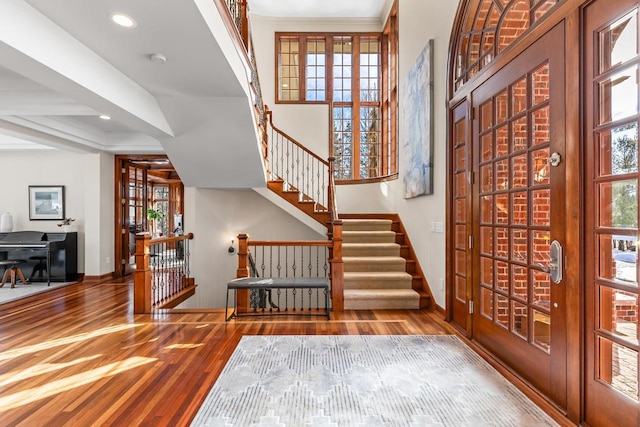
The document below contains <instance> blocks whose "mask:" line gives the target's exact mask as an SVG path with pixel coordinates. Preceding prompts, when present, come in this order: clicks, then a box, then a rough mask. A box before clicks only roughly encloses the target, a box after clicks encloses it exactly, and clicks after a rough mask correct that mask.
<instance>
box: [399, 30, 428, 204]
mask: <svg viewBox="0 0 640 427" xmlns="http://www.w3.org/2000/svg"><path fill="white" fill-rule="evenodd" d="M401 95H402V99H403V101H402V160H403V166H404V169H405V171H404V179H403V184H404V185H403V197H404V198H405V199H410V198H412V197H418V196H422V195H425V194H433V40H429V42H428V43H427V45H426V46H425V47H424V49H423V50H422V52H421V53H420V55H418V58H417V59H416V63H415V64H414V65H413V67H411V70H409V73H408V74H407V78H406V80H405V81H404V85H403V87H402V94H401Z"/></svg>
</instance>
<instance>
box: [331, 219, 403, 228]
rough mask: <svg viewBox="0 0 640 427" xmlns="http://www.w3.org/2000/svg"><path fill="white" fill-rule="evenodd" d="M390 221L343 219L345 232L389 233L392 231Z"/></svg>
mask: <svg viewBox="0 0 640 427" xmlns="http://www.w3.org/2000/svg"><path fill="white" fill-rule="evenodd" d="M392 224H393V222H392V221H391V220H390V219H343V220H342V230H343V231H387V230H391V225H392Z"/></svg>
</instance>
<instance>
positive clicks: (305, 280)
mask: <svg viewBox="0 0 640 427" xmlns="http://www.w3.org/2000/svg"><path fill="white" fill-rule="evenodd" d="M238 289H248V290H264V291H271V290H272V289H285V290H286V289H308V290H311V289H317V290H322V291H323V292H324V304H325V305H324V309H325V311H326V313H325V314H326V316H327V320H329V319H331V314H330V307H329V279H328V278H327V277H278V278H275V277H274V278H271V277H243V278H239V279H233V280H231V281H230V282H229V283H227V302H226V305H225V316H226V318H225V321H227V322H228V321H229V320H231V319H232V318H234V317H238V313H237V312H236V305H237V301H236V299H237V298H236V295H237V291H238ZM231 291H233V293H234V300H233V312H232V313H231V314H230V315H228V316H227V313H228V312H229V292H231ZM286 310H287V308H285V310H284V311H286ZM301 311H304V307H303V308H302V310H301ZM278 312H280V313H282V312H281V311H280V310H279V309H278ZM300 314H307V315H309V313H303V312H301V313H300ZM325 314H322V315H323V316H324V315H325Z"/></svg>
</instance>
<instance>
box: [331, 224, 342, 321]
mask: <svg viewBox="0 0 640 427" xmlns="http://www.w3.org/2000/svg"><path fill="white" fill-rule="evenodd" d="M332 237H333V239H332V240H333V256H332V257H331V300H332V309H333V310H335V311H343V310H344V262H343V261H342V220H339V219H338V220H335V221H333V236H332Z"/></svg>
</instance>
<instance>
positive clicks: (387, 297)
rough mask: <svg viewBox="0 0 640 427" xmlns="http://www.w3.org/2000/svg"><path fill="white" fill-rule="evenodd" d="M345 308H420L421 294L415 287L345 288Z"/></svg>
mask: <svg viewBox="0 0 640 427" xmlns="http://www.w3.org/2000/svg"><path fill="white" fill-rule="evenodd" d="M344 308H345V310H385V309H387V310H388V309H403V310H418V309H420V295H419V294H418V293H417V292H416V291H414V290H413V289H345V290H344Z"/></svg>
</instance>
